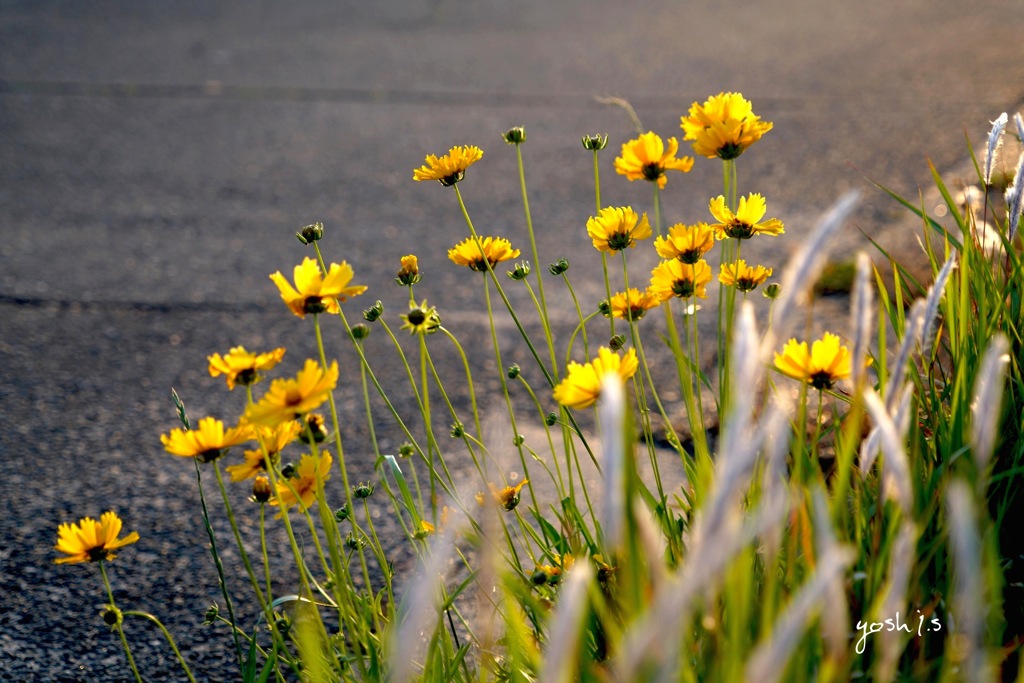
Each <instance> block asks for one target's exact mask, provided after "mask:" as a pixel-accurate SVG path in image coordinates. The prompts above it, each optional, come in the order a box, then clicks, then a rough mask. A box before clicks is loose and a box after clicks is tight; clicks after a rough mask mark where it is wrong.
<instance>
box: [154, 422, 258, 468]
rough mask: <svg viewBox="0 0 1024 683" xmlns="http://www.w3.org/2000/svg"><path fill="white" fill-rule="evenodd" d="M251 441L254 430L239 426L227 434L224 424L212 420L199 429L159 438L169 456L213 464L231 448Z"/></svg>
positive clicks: (179, 429) (199, 426) (202, 423)
mask: <svg viewBox="0 0 1024 683" xmlns="http://www.w3.org/2000/svg"><path fill="white" fill-rule="evenodd" d="M252 439H253V432H252V428H251V427H249V426H248V425H243V424H239V425H238V426H237V427H232V428H231V429H229V430H227V431H225V430H224V423H223V422H221V421H220V420H217V419H215V418H212V417H204V418H203V419H202V420H200V421H199V425H198V427H197V428H196V429H189V430H186V429H182V428H180V427H178V428H176V429H172V430H171V433H170V434H161V435H160V443H162V444H163V445H164V449H165V450H166V451H167V452H168V453H173V454H174V455H180V456H182V457H184V458H196V459H197V460H199V462H213V461H214V460H216V459H217V458H219V457H220V456H222V455H224V454H225V453H227V451H228V449H229V448H231V447H232V446H237V445H238V444H240V443H244V442H246V441H251V440H252Z"/></svg>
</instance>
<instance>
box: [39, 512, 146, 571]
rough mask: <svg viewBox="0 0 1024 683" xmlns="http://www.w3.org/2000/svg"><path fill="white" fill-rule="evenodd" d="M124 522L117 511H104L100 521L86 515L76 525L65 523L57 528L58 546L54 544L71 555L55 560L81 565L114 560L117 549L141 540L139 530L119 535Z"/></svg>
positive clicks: (58, 562)
mask: <svg viewBox="0 0 1024 683" xmlns="http://www.w3.org/2000/svg"><path fill="white" fill-rule="evenodd" d="M121 524H122V522H121V518H120V517H118V516H117V513H115V512H104V513H103V514H102V515H101V516H100V519H99V521H98V522H97V521H96V520H95V519H93V518H92V517H83V518H82V519H81V520H79V521H78V522H76V523H73V524H61V525H60V526H59V527H57V545H55V546H53V547H54V549H56V550H58V551H60V552H62V553H64V554H65V555H67V557H58V558H57V559H55V560H54V562H56V563H57V564H77V563H79V562H101V561H103V560H113V559H114V558H115V557H117V555H115V554H114V551H115V550H117V549H119V548H123V547H124V546H126V545H129V544H131V543H135V542H136V541H137V540H139V534H138V532H136V531H133V532H131V533H130V534H128V535H127V536H125V537H124V538H118V536H119V535H120V534H121Z"/></svg>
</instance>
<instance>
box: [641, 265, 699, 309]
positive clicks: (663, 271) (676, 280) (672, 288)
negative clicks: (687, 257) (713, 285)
mask: <svg viewBox="0 0 1024 683" xmlns="http://www.w3.org/2000/svg"><path fill="white" fill-rule="evenodd" d="M709 282H711V267H710V266H708V262H707V261H697V263H694V264H692V265H691V264H689V263H683V262H682V261H680V260H678V259H673V260H671V261H662V262H661V263H659V264H658V265H657V266H656V267H655V268H654V270H652V271H651V285H650V291H651V293H652V294H654V295H655V296H657V297H658V299H659V300H660V301H668V300H669V299H671V298H672V297H674V296H677V297H679V298H681V299H688V298H690V297H692V296H697V297H700V298H701V299H706V298H707V297H708V293H707V286H708V283H709Z"/></svg>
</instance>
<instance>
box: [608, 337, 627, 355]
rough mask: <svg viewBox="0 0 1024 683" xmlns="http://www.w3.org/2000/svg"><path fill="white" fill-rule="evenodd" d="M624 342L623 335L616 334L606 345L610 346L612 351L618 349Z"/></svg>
mask: <svg viewBox="0 0 1024 683" xmlns="http://www.w3.org/2000/svg"><path fill="white" fill-rule="evenodd" d="M625 343H626V337H625V335H621V334H617V335H615V336H614V337H612V338H611V339H609V340H608V346H609V347H611V350H612V351H618V350H619V349H621V348H622V347H623V345H624V344H625Z"/></svg>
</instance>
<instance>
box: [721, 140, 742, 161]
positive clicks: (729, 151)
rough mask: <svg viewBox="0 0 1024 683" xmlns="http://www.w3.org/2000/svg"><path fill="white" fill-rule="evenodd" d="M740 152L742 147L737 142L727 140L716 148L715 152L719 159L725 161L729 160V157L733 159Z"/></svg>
mask: <svg viewBox="0 0 1024 683" xmlns="http://www.w3.org/2000/svg"><path fill="white" fill-rule="evenodd" d="M742 152H743V148H742V147H740V146H739V145H738V144H736V143H735V142H727V143H725V144H724V145H722V146H721V147H719V148H718V151H717V152H716V154H718V158H719V159H725V160H726V161H729V160H730V159H735V158H736V157H738V156H739V155H740V154H741V153H742Z"/></svg>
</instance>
